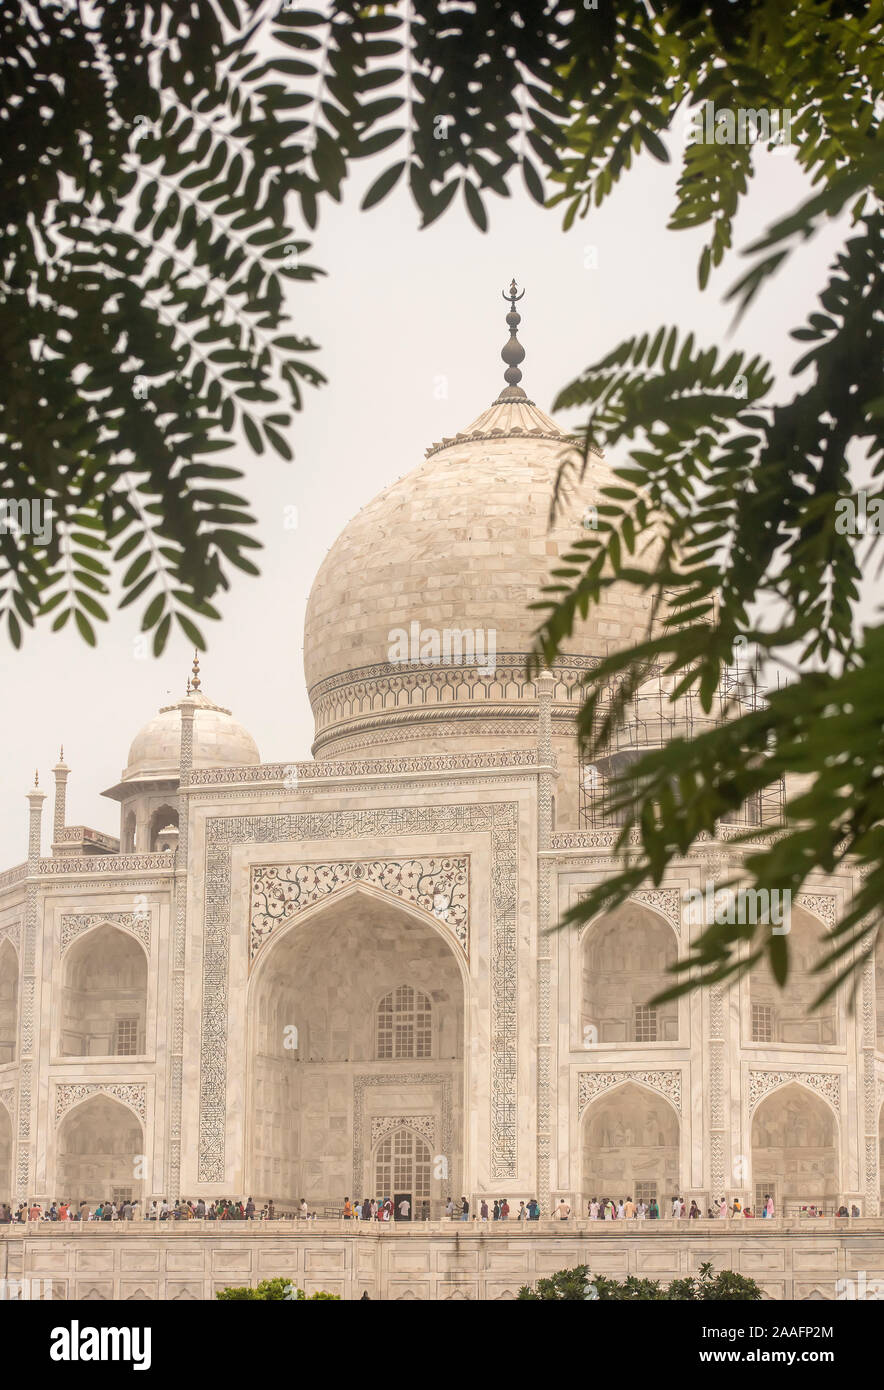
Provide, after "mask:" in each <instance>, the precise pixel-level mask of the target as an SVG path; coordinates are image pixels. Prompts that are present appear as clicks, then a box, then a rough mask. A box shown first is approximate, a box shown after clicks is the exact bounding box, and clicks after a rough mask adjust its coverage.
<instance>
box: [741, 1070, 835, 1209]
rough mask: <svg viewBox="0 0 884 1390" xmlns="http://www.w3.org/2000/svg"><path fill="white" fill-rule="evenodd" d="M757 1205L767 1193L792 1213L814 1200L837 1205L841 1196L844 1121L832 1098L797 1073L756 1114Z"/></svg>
mask: <svg viewBox="0 0 884 1390" xmlns="http://www.w3.org/2000/svg"><path fill="white" fill-rule="evenodd" d="M751 1145H752V1183H753V1186H754V1192H753V1204H757V1203H758V1202H759V1201H760V1200H763V1199H764V1197H765V1196H766V1194H767V1193H770V1195H771V1196H772V1197H773V1199H774V1209H775V1210H776V1211H778V1212H780V1213H782V1214H784V1215H791V1214H793V1213H794V1212H795V1211H796V1210H797V1209H799V1208H800V1207H802V1206H809V1205H811V1204H813V1205H816V1206H821V1207H823V1209H825V1210H831V1209H832V1208H833V1207H834V1206H835V1204H836V1203H837V1201H838V1198H839V1186H840V1176H839V1167H840V1165H839V1124H838V1116H837V1114H836V1112H835V1109H834V1107H833V1106H832V1105H831V1104H830V1102H829V1101H828V1100H827V1099H826V1098H825V1097H824V1096H822V1095H820V1094H819V1092H818V1091H814V1090H812V1089H811V1087H809V1086H806V1085H802V1084H800V1082H799V1081H798V1079H797V1078H791V1079H789V1080H788V1081H784V1083H783V1084H782V1085H781V1086H776V1087H774V1088H773V1089H772V1090H770V1091H768V1093H767V1094H766V1095H765V1096H764V1098H763V1099H762V1100H760V1101H759V1103H758V1105H757V1106H756V1107H755V1110H754V1112H753V1115H752V1122H751Z"/></svg>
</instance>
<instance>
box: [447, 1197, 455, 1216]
mask: <svg viewBox="0 0 884 1390" xmlns="http://www.w3.org/2000/svg"><path fill="white" fill-rule="evenodd" d="M445 1215H446V1216H447V1217H448V1220H449V1221H453V1220H454V1198H453V1197H449V1198H448V1201H447V1202H446V1203H445Z"/></svg>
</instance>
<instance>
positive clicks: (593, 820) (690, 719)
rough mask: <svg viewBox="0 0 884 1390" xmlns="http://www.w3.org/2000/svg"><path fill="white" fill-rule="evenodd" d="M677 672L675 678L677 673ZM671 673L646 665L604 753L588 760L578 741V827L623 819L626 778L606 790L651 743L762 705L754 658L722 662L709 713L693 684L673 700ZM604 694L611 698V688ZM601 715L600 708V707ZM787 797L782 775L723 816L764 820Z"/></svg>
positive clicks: (748, 822)
mask: <svg viewBox="0 0 884 1390" xmlns="http://www.w3.org/2000/svg"><path fill="white" fill-rule="evenodd" d="M680 678H681V677H679V678H678V679H680ZM675 685H676V678H675V677H673V676H664V675H663V671H662V667H660V666H657V665H654V666H649V667H648V670H647V673H646V677H645V679H644V680H643V681H642V684H641V685H640V686H639V687H638V689H637V690H636V691H635V692H634V694H633V695H632V698H631V700H630V701H629V704H628V706H627V708H626V711H625V714H624V717H623V718H621V720H620V722H619V723H618V725H617V726H616V728H615V730H614V732H613V734H612V736H611V738H610V740H609V743H608V748H607V750H606V752H605V753H604V754H597V755H596V757H595V759H594V761H593V762H590V761H589V760H588V758H587V757H586V755H585V750H584V748H583V747H582V746H581V748H580V750H579V764H578V765H579V777H580V785H579V789H578V794H579V799H578V824H579V826H580V828H581V829H598V828H601V827H604V826H616V825H622V824H623V822H624V821H625V820H626V817H627V811H626V809H625V808H620V809H619V810H618V809H617V808H616V806H615V804H614V803H615V802H617V801H620V800H622V799H623V796H624V792H626V791H627V790H628V783H627V784H625V785H623V784H621V785H620V786H619V787H618V788H617V789H616V791H613V792H612V790H611V787H612V783H613V781H614V779H615V778H618V777H622V776H624V775H625V774H627V773H628V771H629V768H630V766H632V765H633V764H635V763H636V762H638V760H639V758H640V757H641V756H642V755H643V754H645V753H648V752H650V751H651V750H652V749H654V748H662V747H664V746H665V745H666V744H667V743H669V742H670V741H671V740H672V739H676V738H678V739H684V740H685V741H686V742H691V741H692V740H693V739H695V738H697V737H699V736H700V735H701V734H703V733H707V732H709V731H710V730H712V729H714V728H720V727H721V725H722V724H724V723H727V722H729V721H730V720H732V719H734V718H736V717H739V716H740V715H744V714H750V713H754V712H756V711H757V710H759V709H761V708H763V707H764V698H765V691H764V689H763V688H762V687H761V686H760V685H759V681H758V662H757V659H756V661H755V662H754V664H753V663H750V664H747V665H744V666H741V665H740V663H739V661H737V662H736V663H735V665H733V666H729V667H725V668H724V670H723V671H722V676H721V680H720V682H719V686H718V690H717V692H716V696H715V700H714V701H713V706H712V709H710V711H709V712H708V713H706V711H704V710H702V709H700V708H699V707H698V704H699V702H698V698H697V696H696V695H695V693H694V691H693V689H688V690H686V691H684V692H683V693H682V694H680V695H679V696H678V697H677V699H675V700H673V698H672V692H673V690H674V688H675ZM605 693H606V695H607V697H608V699H609V701H610V702H611V703H613V701H614V698H615V695H616V688H615V687H613V686H612V687H610V688H609V689H608V690H607V691H606V692H605ZM600 715H601V717H603V715H604V709H602V710H600ZM785 801H786V785H785V779H784V778H782V777H780V778H779V779H778V780H777V781H776V782H775V783H772V784H771V785H770V786H768V787H764V788H762V789H761V790H760V791H758V792H756V793H754V794H753V795H752V797H751V798H750V799H749V801H747V802H745V803H744V804H743V805H742V806H739V807H737V808H735V809H734V810H732V811H729V812H727V813H726V814H725V815H724V816H722V818H721V819H722V820H723V821H725V822H727V823H729V824H734V825H745V826H747V827H751V826H763V825H773V824H778V823H779V822H780V821H781V820H782V816H783V812H784V808H785Z"/></svg>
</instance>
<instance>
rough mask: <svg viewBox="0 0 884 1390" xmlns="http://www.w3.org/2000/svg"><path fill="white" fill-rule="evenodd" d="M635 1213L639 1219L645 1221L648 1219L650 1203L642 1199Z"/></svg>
mask: <svg viewBox="0 0 884 1390" xmlns="http://www.w3.org/2000/svg"><path fill="white" fill-rule="evenodd" d="M635 1214H636V1217H637V1219H638V1220H639V1221H644V1220H646V1218H647V1215H648V1205H647V1202H645V1201H644V1199H642V1200H641V1201H640V1202H639V1203H638V1206H637V1207H636V1209H635Z"/></svg>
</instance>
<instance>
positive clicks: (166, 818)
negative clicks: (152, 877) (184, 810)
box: [148, 804, 178, 853]
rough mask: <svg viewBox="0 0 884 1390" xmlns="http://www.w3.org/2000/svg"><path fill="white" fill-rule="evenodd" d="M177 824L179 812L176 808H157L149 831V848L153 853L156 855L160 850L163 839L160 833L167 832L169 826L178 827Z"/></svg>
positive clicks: (151, 819) (165, 806) (164, 806)
mask: <svg viewBox="0 0 884 1390" xmlns="http://www.w3.org/2000/svg"><path fill="white" fill-rule="evenodd" d="M177 824H178V812H177V810H176V809H175V807H174V806H169V805H168V804H165V805H163V806H158V807H157V809H156V810H155V811H154V812H153V814H152V816H151V818H150V826H149V829H148V841H149V846H148V847H149V850H150V852H151V853H155V852H156V850H157V849H158V848H159V843H160V838H161V837H160V831H161V830H165V829H166V827H167V826H169V825H175V826H177Z"/></svg>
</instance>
